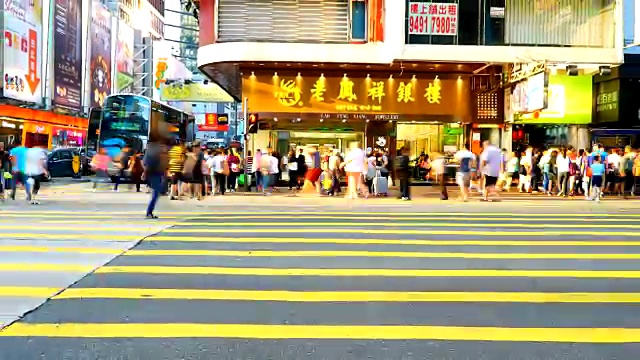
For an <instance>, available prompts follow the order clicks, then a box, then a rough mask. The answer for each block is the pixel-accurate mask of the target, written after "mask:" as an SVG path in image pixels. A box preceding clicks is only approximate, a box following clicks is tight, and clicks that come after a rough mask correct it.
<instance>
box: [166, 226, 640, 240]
mask: <svg viewBox="0 0 640 360" xmlns="http://www.w3.org/2000/svg"><path fill="white" fill-rule="evenodd" d="M291 226H293V225H292V224H291V223H287V228H257V227H255V228H245V229H238V228H234V229H229V228H224V227H220V228H214V227H207V228H187V227H184V228H170V229H165V230H163V232H164V233H175V234H185V233H186V234H192V233H216V234H278V233H280V234H294V233H295V234H299V233H300V232H307V233H311V234H313V233H316V234H328V233H343V234H390V235H395V234H405V235H471V236H501V237H504V236H549V235H581V236H587V235H590V236H603V237H612V236H625V237H640V231H631V232H622V231H619V232H612V231H577V230H575V231H571V230H558V231H504V230H499V231H498V230H493V231H479V230H434V229H428V230H406V229H403V230H400V229H349V228H321V227H316V228H298V229H295V228H291Z"/></svg>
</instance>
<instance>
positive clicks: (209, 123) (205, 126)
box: [196, 113, 229, 131]
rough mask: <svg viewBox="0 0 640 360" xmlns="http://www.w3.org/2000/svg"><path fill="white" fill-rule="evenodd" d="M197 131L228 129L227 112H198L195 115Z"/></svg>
mask: <svg viewBox="0 0 640 360" xmlns="http://www.w3.org/2000/svg"><path fill="white" fill-rule="evenodd" d="M196 124H197V125H198V131H229V117H228V116H227V114H213V113H207V114H199V115H198V116H196Z"/></svg>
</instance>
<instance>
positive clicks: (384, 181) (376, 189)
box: [373, 168, 389, 196]
mask: <svg viewBox="0 0 640 360" xmlns="http://www.w3.org/2000/svg"><path fill="white" fill-rule="evenodd" d="M388 193H389V179H388V178H387V177H383V176H382V173H381V171H380V169H379V168H378V170H377V171H376V176H375V177H374V178H373V194H374V195H375V196H387V195H388Z"/></svg>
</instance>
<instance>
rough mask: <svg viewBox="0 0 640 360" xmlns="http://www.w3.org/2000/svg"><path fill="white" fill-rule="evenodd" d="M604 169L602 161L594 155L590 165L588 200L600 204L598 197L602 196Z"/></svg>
mask: <svg viewBox="0 0 640 360" xmlns="http://www.w3.org/2000/svg"><path fill="white" fill-rule="evenodd" d="M605 171H606V168H605V166H604V164H603V163H602V161H601V160H600V156H599V155H596V156H594V157H593V164H591V198H590V200H595V201H597V202H600V197H601V194H602V184H604V175H605Z"/></svg>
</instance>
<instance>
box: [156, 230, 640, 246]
mask: <svg viewBox="0 0 640 360" xmlns="http://www.w3.org/2000/svg"><path fill="white" fill-rule="evenodd" d="M165 231H166V230H165ZM147 241H184V242H216V243H270V244H294V243H298V244H351V245H353V244H362V245H372V244H377V245H443V246H455V245H474V246H476V245H477V246H640V241H595V240H594V241H574V240H564V241H563V240H401V239H326V238H325V239H321V238H318V239H314V238H282V237H277V238H274V237H271V238H270V237H264V238H253V237H241V238H240V237H233V238H232V237H224V238H220V237H199V236H153V237H150V238H148V240H147Z"/></svg>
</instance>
